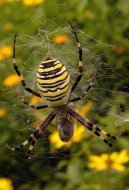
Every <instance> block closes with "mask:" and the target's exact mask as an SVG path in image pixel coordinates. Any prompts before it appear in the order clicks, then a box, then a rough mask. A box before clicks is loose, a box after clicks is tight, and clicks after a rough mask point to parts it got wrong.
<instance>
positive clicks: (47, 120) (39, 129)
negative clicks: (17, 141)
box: [7, 111, 56, 159]
mask: <svg viewBox="0 0 129 190" xmlns="http://www.w3.org/2000/svg"><path fill="white" fill-rule="evenodd" d="M55 116H56V114H55V113H54V112H53V111H51V112H50V113H49V114H48V116H47V117H46V118H45V119H44V120H43V121H42V122H41V123H40V125H39V126H38V127H37V128H36V129H35V130H34V132H33V134H31V135H30V136H29V138H28V139H27V140H25V141H24V142H23V143H22V144H21V145H19V146H17V147H16V148H11V147H9V146H8V145H7V148H9V149H11V150H12V151H18V150H20V149H22V148H23V147H24V146H26V145H27V144H30V146H29V150H28V153H27V155H26V158H27V159H30V158H31V152H32V150H33V147H34V145H35V143H36V141H37V139H38V138H39V137H40V136H41V135H42V134H43V132H44V130H45V129H46V128H47V126H48V125H49V124H50V123H51V121H52V120H53V119H54V118H55Z"/></svg>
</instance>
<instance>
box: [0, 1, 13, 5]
mask: <svg viewBox="0 0 129 190" xmlns="http://www.w3.org/2000/svg"><path fill="white" fill-rule="evenodd" d="M11 1H13V0H0V5H2V4H6V3H8V2H11Z"/></svg>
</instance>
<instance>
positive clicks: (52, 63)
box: [10, 21, 117, 159]
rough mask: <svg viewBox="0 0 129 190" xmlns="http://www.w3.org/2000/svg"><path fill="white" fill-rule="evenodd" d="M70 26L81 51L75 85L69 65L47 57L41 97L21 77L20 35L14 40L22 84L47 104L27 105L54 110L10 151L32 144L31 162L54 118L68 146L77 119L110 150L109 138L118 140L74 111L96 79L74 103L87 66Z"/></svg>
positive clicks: (42, 66) (41, 74) (39, 73)
mask: <svg viewBox="0 0 129 190" xmlns="http://www.w3.org/2000/svg"><path fill="white" fill-rule="evenodd" d="M69 24H70V27H71V29H72V33H73V36H74V38H75V40H76V43H77V47H78V54H79V70H78V75H77V78H76V80H75V83H74V84H72V83H71V76H70V74H69V71H68V70H67V69H66V67H65V65H63V63H61V62H60V61H59V60H56V59H55V58H50V57H47V58H46V59H45V60H43V61H42V63H41V64H40V65H39V67H38V70H37V86H38V89H39V93H37V92H35V91H33V90H32V89H31V88H29V87H28V86H27V84H26V82H25V80H24V78H23V76H22V75H21V73H20V71H19V69H18V67H17V65H16V55H15V49H16V48H15V46H16V35H15V37H14V46H13V67H14V70H15V71H16V73H17V75H18V76H19V78H20V80H21V84H22V86H23V87H24V89H25V90H26V91H27V92H29V93H31V94H33V95H35V96H38V97H40V98H42V97H43V98H44V99H45V102H46V104H45V105H41V106H36V105H32V104H29V103H28V102H26V101H25V100H24V98H22V101H23V103H24V104H26V105H28V106H30V107H31V108H34V109H44V108H47V107H50V108H52V111H51V112H50V113H49V114H48V116H47V117H46V118H45V119H44V120H43V121H42V122H41V123H40V124H39V126H38V127H37V128H36V129H35V130H34V132H33V134H31V135H30V136H29V138H28V139H27V140H25V141H24V142H23V143H22V144H21V145H20V146H17V147H16V148H11V147H10V149H11V150H13V151H18V150H20V149H22V148H23V147H24V146H25V145H27V144H30V146H29V150H28V153H27V159H30V158H31V152H32V149H33V147H34V144H35V143H36V141H37V139H38V138H39V137H40V136H41V135H42V134H43V132H44V130H45V129H46V128H47V127H48V125H49V124H50V123H51V121H52V120H53V119H54V118H56V124H57V127H58V132H59V137H60V139H61V140H62V141H64V142H67V141H69V140H70V139H71V137H72V135H73V133H74V120H73V119H76V120H77V121H78V122H80V123H81V124H82V125H84V126H85V127H86V128H87V129H89V130H90V131H92V132H93V133H94V134H95V135H96V136H98V137H100V138H101V139H102V140H103V141H104V142H105V143H106V144H108V145H109V146H112V144H111V143H110V142H109V141H108V139H107V138H108V137H109V138H113V139H116V138H117V137H115V136H113V135H110V134H109V133H107V132H105V131H104V130H102V129H100V128H99V127H97V126H96V125H95V124H94V123H93V122H92V121H90V120H89V119H87V118H86V117H84V116H82V115H80V114H79V113H77V112H76V111H75V110H74V109H73V102H76V101H78V100H81V99H82V98H83V97H84V96H85V95H86V94H87V93H88V91H89V90H90V89H91V88H92V86H93V81H94V79H95V75H94V76H93V77H92V79H91V80H90V83H89V85H88V86H87V88H86V89H85V91H84V92H83V94H82V95H80V96H79V97H76V98H73V99H70V96H71V93H72V92H73V91H74V89H75V88H76V87H77V85H78V83H79V81H80V80H81V78H82V65H83V64H82V47H81V45H80V42H79V39H78V36H77V34H76V31H75V29H74V27H73V26H72V24H71V22H70V21H69Z"/></svg>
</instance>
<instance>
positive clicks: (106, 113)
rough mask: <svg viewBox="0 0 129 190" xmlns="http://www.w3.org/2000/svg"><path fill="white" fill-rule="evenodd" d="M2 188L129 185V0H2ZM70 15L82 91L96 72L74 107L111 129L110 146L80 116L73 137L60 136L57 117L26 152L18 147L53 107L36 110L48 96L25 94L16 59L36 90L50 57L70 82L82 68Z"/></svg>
mask: <svg viewBox="0 0 129 190" xmlns="http://www.w3.org/2000/svg"><path fill="white" fill-rule="evenodd" d="M0 10H1V11H0V20H1V22H0V190H50V189H53V190H75V189H77V190H104V189H105V190H109V189H110V190H116V189H117V190H129V180H128V179H129V146H128V144H129V1H128V0H124V1H122V0H105V1H103V0H99V1H97V0H91V1H90V0H82V1H79V0H66V1H63V0H62V1H60V0H54V1H51V0H0ZM68 20H70V21H71V23H72V24H73V26H74V28H75V30H76V32H77V34H78V37H79V39H80V43H81V45H82V48H83V64H84V66H83V78H82V81H81V82H80V83H79V85H78V88H77V89H76V90H75V92H74V93H73V94H72V98H74V97H77V96H79V95H80V94H81V93H82V92H83V90H84V89H85V88H86V86H87V85H88V84H89V80H90V79H91V78H92V76H93V74H94V73H95V72H96V73H97V75H96V80H95V84H94V86H93V89H92V90H91V91H90V92H89V93H88V95H87V96H86V97H85V98H83V99H82V100H81V101H79V102H77V103H75V109H76V110H77V111H78V112H79V113H81V114H82V115H84V116H86V117H87V118H89V119H90V120H91V121H93V122H94V123H96V124H97V126H99V127H101V128H102V129H103V130H105V131H108V132H109V133H111V134H113V135H116V136H119V138H118V139H117V140H113V141H112V139H109V140H110V141H111V142H112V144H113V147H112V148H110V147H108V145H106V144H105V143H104V142H103V141H102V140H101V139H100V138H99V137H96V136H95V135H94V134H92V132H90V131H88V130H87V129H86V128H85V127H84V126H82V125H81V124H79V123H78V122H75V132H74V136H73V137H72V139H71V140H70V142H68V143H63V142H61V141H60V139H59V137H58V131H57V126H56V125H55V123H54V121H53V122H52V123H51V125H49V127H48V128H47V130H46V131H45V133H44V134H43V135H42V137H41V138H40V139H39V140H38V142H37V143H36V145H35V147H34V150H33V156H32V159H31V160H26V158H25V155H26V152H27V150H28V146H26V147H25V148H24V149H23V150H22V151H18V152H12V151H11V150H10V149H8V148H7V146H11V147H16V146H17V145H19V144H20V143H22V142H23V141H24V140H25V139H26V138H27V137H28V136H29V134H31V133H32V132H33V130H34V129H35V128H36V126H38V124H39V123H40V122H41V120H43V119H44V118H45V117H46V115H47V114H48V113H49V111H50V109H44V110H40V111H39V110H34V109H32V108H30V107H28V106H27V105H24V104H23V102H22V101H21V99H20V98H19V97H23V98H24V99H25V100H26V101H28V102H29V103H31V104H36V105H41V104H43V103H44V100H43V99H40V98H37V97H35V96H33V95H30V94H28V93H27V92H25V90H24V89H23V87H22V86H21V84H20V80H19V78H18V77H17V75H16V73H15V71H14V69H13V65H12V59H13V56H12V54H13V40H14V34H17V42H16V62H17V65H18V67H19V70H20V71H21V73H22V75H23V76H24V78H25V80H26V83H27V84H28V86H29V87H30V88H32V89H34V90H35V91H36V92H38V89H37V87H36V72H37V67H38V65H39V64H40V63H41V62H42V60H43V59H45V58H46V57H47V56H51V57H55V58H56V59H59V60H61V61H62V62H63V63H64V64H65V65H66V67H67V68H68V70H69V72H70V74H71V76H72V81H73V82H74V81H75V76H77V71H78V49H77V44H76V41H75V39H74V37H73V35H72V32H71V28H70V26H69V24H68Z"/></svg>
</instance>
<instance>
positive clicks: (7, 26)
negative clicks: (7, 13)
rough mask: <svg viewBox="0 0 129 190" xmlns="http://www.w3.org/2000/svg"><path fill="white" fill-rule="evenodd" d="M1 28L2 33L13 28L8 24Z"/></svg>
mask: <svg viewBox="0 0 129 190" xmlns="http://www.w3.org/2000/svg"><path fill="white" fill-rule="evenodd" d="M2 28H3V30H4V31H9V30H11V29H12V28H13V24H12V23H10V22H8V23H6V24H4V25H3V27H2Z"/></svg>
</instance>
